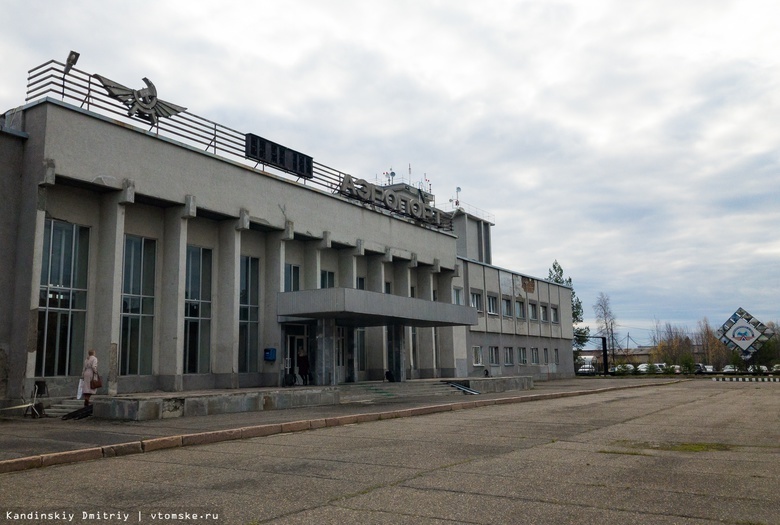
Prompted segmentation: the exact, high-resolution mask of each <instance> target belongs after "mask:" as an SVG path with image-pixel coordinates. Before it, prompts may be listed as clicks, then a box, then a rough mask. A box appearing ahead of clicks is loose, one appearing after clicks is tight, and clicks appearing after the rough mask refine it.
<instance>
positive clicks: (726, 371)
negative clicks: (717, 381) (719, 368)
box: [723, 365, 739, 374]
mask: <svg viewBox="0 0 780 525" xmlns="http://www.w3.org/2000/svg"><path fill="white" fill-rule="evenodd" d="M737 372H739V370H737V367H736V366H734V365H726V366H724V367H723V373H724V374H736V373H737Z"/></svg>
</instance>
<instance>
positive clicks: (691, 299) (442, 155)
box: [0, 0, 780, 346]
mask: <svg viewBox="0 0 780 525" xmlns="http://www.w3.org/2000/svg"><path fill="white" fill-rule="evenodd" d="M0 19H2V20H3V32H2V38H0V56H1V57H2V65H3V68H2V71H3V76H2V80H0V111H5V110H7V109H10V108H13V107H16V106H19V105H21V104H22V103H23V102H24V94H25V90H26V82H27V71H28V70H29V69H31V68H33V67H35V66H37V65H40V64H42V63H44V62H46V61H48V60H50V59H56V60H59V61H62V62H64V61H65V58H66V56H67V54H68V51H69V50H71V49H73V50H75V51H78V52H80V53H81V59H80V61H79V63H78V65H77V68H79V69H81V70H83V71H86V72H88V73H99V74H101V75H104V76H106V77H108V78H110V79H112V80H115V81H117V82H120V83H122V84H125V85H127V86H132V87H136V88H140V87H143V83H142V80H141V79H142V78H143V77H149V78H150V79H151V80H152V81H153V82H154V84H155V86H156V87H157V90H158V93H159V96H160V98H162V99H165V100H167V101H170V102H173V103H175V104H179V105H182V106H186V107H187V108H188V109H189V111H190V112H192V113H195V114H197V115H200V116H202V117H205V118H207V119H209V120H213V121H216V122H219V123H220V124H223V125H225V126H228V127H230V128H233V129H236V130H239V131H241V132H253V133H257V134H259V135H263V136H265V137H267V138H269V139H271V140H274V141H276V142H279V143H281V144H284V145H286V146H288V147H291V148H293V149H297V150H298V151H302V152H305V153H307V154H309V155H311V156H313V157H314V159H315V160H316V161H318V162H320V163H322V164H326V165H328V166H331V167H333V168H336V169H339V170H341V171H343V172H347V173H350V174H352V175H354V176H358V177H362V178H368V179H372V178H374V177H376V176H379V177H381V175H382V173H383V172H386V171H389V170H390V169H393V170H394V171H395V172H396V173H398V174H399V175H402V176H404V177H407V178H408V177H409V176H410V175H409V171H410V166H411V179H412V181H422V180H423V179H424V178H425V177H427V178H428V179H429V180H430V181H431V184H432V190H433V193H434V194H435V195H436V197H437V204H439V205H443V204H445V203H448V201H449V199H450V198H453V197H455V196H456V188H457V187H460V188H461V192H460V194H459V197H460V200H461V202H462V203H466V204H468V205H470V206H473V207H476V208H479V209H481V210H484V211H485V212H487V213H490V214H492V215H493V216H494V218H495V227H494V229H493V235H494V239H493V245H494V248H493V249H494V254H493V255H494V263H495V264H496V265H498V266H501V267H505V268H509V269H512V270H515V271H519V272H522V273H525V274H527V275H531V276H535V277H539V278H546V277H547V275H548V270H549V268H550V267H551V265H552V263H553V261H554V260H556V259H557V260H558V261H559V263H560V264H561V265H562V267H563V270H564V274H565V276H567V277H571V278H572V279H573V283H574V289H575V291H576V293H577V295H578V296H579V297H580V299H581V300H582V303H583V307H584V314H585V321H586V324H588V325H590V326H591V331H592V332H595V330H596V323H595V321H594V311H593V305H594V304H595V302H596V299H597V296H598V294H599V292H603V293H604V294H606V295H607V296H609V298H610V301H611V305H612V310H613V312H614V314H615V316H616V317H617V321H618V325H619V330H620V335H621V336H622V337H623V338H626V337H627V336H628V335H629V334H630V336H631V338H632V339H633V340H634V341H635V342H637V343H639V344H646V343H648V342H649V337H650V329H651V328H653V326H655V324H656V321H658V322H660V323H666V322H671V323H673V324H675V325H678V326H687V327H688V328H689V329H691V330H693V329H695V328H696V324H697V321H699V320H701V319H703V318H705V317H706V318H708V319H709V321H710V323H711V324H712V325H715V326H720V325H721V324H722V323H723V322H724V321H726V320H727V318H728V317H729V316H730V315H731V314H732V313H733V312H734V311H735V310H736V309H737V308H739V307H742V308H744V309H746V310H747V311H748V312H750V313H752V314H753V315H754V316H756V317H758V318H759V319H760V320H762V321H764V322H769V321H774V322H777V321H778V320H780V299H779V298H780V30H778V20H780V4H778V3H777V1H776V0H771V1H770V0H767V1H763V0H738V1H721V0H698V1H692V0H673V1H672V0H669V1H667V0H652V1H650V0H647V1H645V0H634V1H631V2H626V1H617V0H615V1H612V0H603V1H597V0H593V1H591V0H571V1H568V0H565V1H558V2H555V1H533V2H521V1H499V0H484V1H476V0H471V1H462V0H446V1H444V0H443V1H426V0H414V1H404V0H379V1H376V0H363V1H358V0H337V1H328V0H317V1H315V0H307V1H304V0H301V1H294V0H292V1H291V0H285V1H283V2H282V1H266V0H260V1H256V0H255V1H251V2H250V1H246V2H231V1H221V2H201V1H196V0H195V1H194V0H189V1H186V2H185V1H181V2H165V1H153V2H152V1H146V0H136V1H134V2H131V3H129V4H121V5H120V4H118V3H111V2H104V1H100V2H97V1H81V2H79V1H68V2H63V1H61V0H58V1H35V0H23V1H17V0H4V1H2V2H0ZM632 346H633V343H632Z"/></svg>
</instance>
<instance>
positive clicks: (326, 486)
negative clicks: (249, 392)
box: [0, 381, 780, 525]
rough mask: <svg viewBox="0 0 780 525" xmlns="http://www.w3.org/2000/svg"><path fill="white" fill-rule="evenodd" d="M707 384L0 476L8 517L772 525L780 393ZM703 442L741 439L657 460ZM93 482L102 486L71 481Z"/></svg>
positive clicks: (779, 459)
mask: <svg viewBox="0 0 780 525" xmlns="http://www.w3.org/2000/svg"><path fill="white" fill-rule="evenodd" d="M593 384H594V385H595V384H596V383H593ZM645 384H646V385H649V383H645ZM710 384H714V385H718V386H717V388H716V389H710V388H709V387H707V386H704V385H705V383H704V382H700V381H690V382H687V383H681V384H678V385H667V386H648V387H646V388H642V389H638V390H631V391H613V392H603V393H597V394H593V395H589V396H584V397H579V398H565V397H564V398H557V399H550V400H547V401H539V402H535V403H513V404H496V405H489V406H485V407H483V408H477V409H468V410H457V411H448V412H443V413H434V414H432V415H423V416H418V417H411V418H406V419H398V418H392V419H382V420H379V421H371V422H366V423H361V424H353V425H350V426H339V427H321V428H318V429H316V430H305V431H301V432H295V433H287V434H275V435H271V436H268V437H258V438H252V439H242V440H231V441H224V442H219V443H214V444H206V445H198V446H189V447H180V448H173V449H163V450H159V451H155V452H152V453H144V454H133V455H127V456H121V457H114V458H105V459H100V460H97V461H85V462H82V463H73V464H68V465H57V466H54V467H50V468H44V469H33V470H26V471H20V472H12V473H7V474H0V487H2V489H1V490H2V495H3V499H2V501H3V503H2V504H3V505H8V506H9V508H11V507H13V508H24V506H25V504H27V503H29V494H30V493H31V491H37V493H39V494H40V495H41V498H42V499H41V501H45V505H46V506H48V505H52V507H46V508H54V507H56V506H57V505H63V506H64V505H68V506H69V507H70V508H76V509H78V508H79V507H88V508H98V507H100V505H101V503H97V502H98V501H102V505H103V507H104V508H110V509H116V508H118V509H121V510H128V511H134V512H138V511H140V512H142V513H148V512H150V511H152V510H154V509H158V508H160V507H161V506H163V507H165V508H179V509H182V508H190V507H192V508H195V507H197V508H199V509H204V510H209V509H211V510H215V511H219V513H220V514H221V515H222V517H223V519H224V520H225V521H223V522H224V523H258V524H259V523H280V524H281V523H307V521H306V520H311V519H316V522H317V523H340V524H342V523H361V524H362V523H382V524H384V523H441V522H442V520H446V521H447V522H448V523H453V522H454V523H491V524H493V523H524V524H525V523H538V524H556V525H557V524H560V523H578V524H579V523H586V524H587V523H593V524H598V525H612V524H621V525H623V524H626V523H628V524H631V523H637V524H657V523H660V524H672V523H675V524H697V525H698V524H705V523H707V524H714V523H731V524H734V525H736V524H746V523H751V524H760V525H777V523H778V520H777V516H778V515H780V507H779V505H780V504H779V503H778V500H777V498H776V496H775V494H774V493H773V491H772V490H771V488H772V487H773V486H774V485H776V483H775V482H776V481H777V476H778V472H780V442H779V441H777V440H775V441H774V442H773V441H772V439H771V436H777V435H778V432H780V422H779V421H778V419H777V417H771V416H772V415H771V414H770V417H763V415H764V412H765V410H766V407H772V406H775V403H776V400H777V396H778V395H779V394H780V388H779V387H778V385H776V384H774V385H773V384H768V383H767V384H763V385H762V387H761V388H759V389H758V390H753V391H750V392H747V391H745V390H739V389H738V388H739V386H743V385H739V386H738V387H737V388H734V385H738V384H736V383H735V384H729V383H715V382H712V383H710ZM577 387H580V385H575V384H572V385H571V390H568V391H569V392H571V391H574V390H575V389H576V388H577ZM580 388H581V387H580ZM562 390H563V391H567V389H566V388H563V389H562ZM586 398H587V400H588V401H589V402H588V403H583V401H585V400H586ZM584 407H587V411H588V414H589V416H590V417H583V416H582V413H583V411H584ZM376 410H377V407H367V409H366V410H365V411H364V412H347V413H348V414H353V415H354V414H356V413H364V414H365V413H369V412H371V411H373V412H376ZM701 411H703V412H704V413H705V414H706V413H712V412H717V413H718V414H719V421H720V423H719V424H717V425H716V424H711V423H709V422H708V421H710V420H709V419H707V418H706V417H701V418H700V417H699V415H698V412H701ZM299 414H300V413H299ZM311 414H312V416H317V417H312V420H313V419H322V417H323V414H317V413H316V412H311ZM327 417H339V416H338V414H337V413H336V412H335V411H334V412H329V413H328V414H327ZM211 418H212V416H208V417H205V418H191V419H193V420H195V419H203V420H208V421H207V424H206V425H203V428H204V429H208V431H212V430H225V429H229V428H237V427H231V426H229V425H226V423H225V420H223V421H222V422H221V423H220V424H216V423H215V422H214V421H213V420H212V419H211ZM298 418H299V415H298V416H296V417H295V418H293V417H292V415H290V419H288V420H287V421H288V422H293V421H296V420H298ZM180 419H187V418H180ZM230 421H232V422H233V423H236V422H237V421H238V420H230ZM670 421H674V422H676V423H675V424H670V423H669V422H670ZM685 421H689V422H691V423H695V424H683V422H685ZM177 423H179V424H181V423H180V422H177ZM242 424H246V422H242ZM220 427H221V428H220ZM310 427H311V425H310ZM98 428H99V427H98ZM152 428H154V429H156V430H160V429H162V428H165V429H166V432H169V433H171V434H173V435H175V433H176V432H179V431H180V430H178V429H177V430H176V431H173V430H171V429H170V428H166V427H165V426H164V425H163V426H154V427H152ZM179 428H182V427H179ZM184 428H188V429H189V430H190V432H192V430H194V429H195V427H193V426H190V425H189V423H188V424H185V425H184ZM740 429H742V430H745V429H747V430H748V431H747V432H740ZM705 430H706V431H705ZM134 431H135V429H134ZM1 435H2V430H0V436H1ZM705 436H706V437H707V439H708V440H710V441H708V442H711V443H717V442H719V441H724V442H726V441H728V440H737V439H739V437H740V436H742V439H743V441H742V442H741V443H740V444H739V446H734V447H732V448H731V449H730V450H704V451H699V452H696V451H690V450H677V449H674V448H668V449H666V448H653V446H652V444H653V443H658V444H668V443H675V442H676V440H678V439H682V440H683V441H681V442H682V443H694V442H695V441H694V440H700V439H702V438H703V437H705ZM745 436H747V437H745ZM767 436H770V437H767ZM457 438H460V441H459V440H458V439H457ZM650 438H652V439H650ZM751 440H755V442H753V441H751ZM0 441H2V438H1V437H0ZM757 456H758V457H757ZM95 468H97V472H99V474H98V475H97V477H94V476H92V474H91V472H92V471H93V469H95ZM91 477H92V478H94V479H95V483H96V484H97V485H96V486H95V487H94V488H93V487H92V486H91V485H90V486H89V489H85V488H84V486H83V485H82V484H81V483H79V482H78V481H77V482H75V483H74V480H90V479H91ZM90 483H92V481H90ZM756 484H761V488H760V489H758V490H752V491H751V490H750V487H751V486H753V485H756ZM63 485H67V487H66V488H65V489H62V486H63ZM740 489H742V490H740ZM50 496H51V498H50ZM125 496H127V497H126V498H125ZM144 497H145V498H146V499H145V501H144V502H141V500H142V499H143V498H144ZM123 498H125V499H123ZM0 510H4V508H3V509H0ZM144 515H146V514H144ZM308 522H311V521H308ZM102 523H103V524H104V525H108V524H109V523H111V522H110V521H102ZM177 523H178V522H177ZM182 523H183V522H182Z"/></svg>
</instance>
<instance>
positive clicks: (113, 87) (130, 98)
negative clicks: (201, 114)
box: [92, 74, 187, 125]
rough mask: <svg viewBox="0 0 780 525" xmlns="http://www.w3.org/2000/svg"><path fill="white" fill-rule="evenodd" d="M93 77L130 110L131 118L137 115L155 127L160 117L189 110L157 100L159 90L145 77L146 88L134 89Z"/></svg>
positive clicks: (99, 77) (111, 95) (106, 79)
mask: <svg viewBox="0 0 780 525" xmlns="http://www.w3.org/2000/svg"><path fill="white" fill-rule="evenodd" d="M92 76H93V77H95V78H97V79H98V80H99V81H100V82H101V83H102V84H103V87H104V88H106V91H107V92H108V95H109V96H110V97H113V98H115V99H117V100H119V101H120V102H122V103H123V104H124V105H125V106H127V107H128V108H129V110H128V111H127V115H128V116H129V117H132V116H134V115H136V116H138V117H140V118H142V119H144V120H147V121H149V122H151V123H152V125H155V124H157V120H158V118H160V117H172V116H174V115H176V114H177V113H181V112H182V111H186V110H187V108H184V107H181V106H177V105H176V104H171V103H170V102H166V101H165V100H161V99H159V98H157V88H155V87H154V84H152V81H151V80H149V79H148V78H146V77H144V83H145V84H146V87H145V88H142V89H132V88H129V87H127V86H123V85H122V84H119V83H118V82H114V81H113V80H110V79H108V78H106V77H103V76H100V75H97V74H95V75H92Z"/></svg>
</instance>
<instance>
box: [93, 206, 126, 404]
mask: <svg viewBox="0 0 780 525" xmlns="http://www.w3.org/2000/svg"><path fill="white" fill-rule="evenodd" d="M124 198H125V194H124V193H122V192H117V193H106V194H104V195H103V196H102V197H101V201H100V228H99V229H98V231H99V232H100V233H99V239H98V242H97V246H99V247H100V249H99V251H98V254H97V269H96V275H97V278H96V285H97V291H98V293H97V294H96V295H95V331H94V347H95V356H96V357H97V358H98V362H99V363H100V368H101V371H102V373H103V374H105V378H106V379H107V387H108V393H109V394H111V395H115V394H116V393H117V380H118V377H119V351H118V349H119V338H120V332H121V322H122V276H123V274H124V264H123V253H124V239H125V235H124V234H125V206H124V204H125V203H126V202H127V201H126V200H124ZM85 357H86V356H85Z"/></svg>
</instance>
